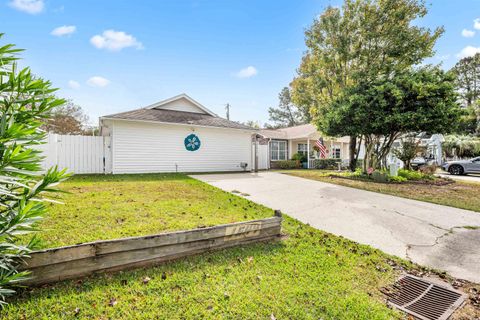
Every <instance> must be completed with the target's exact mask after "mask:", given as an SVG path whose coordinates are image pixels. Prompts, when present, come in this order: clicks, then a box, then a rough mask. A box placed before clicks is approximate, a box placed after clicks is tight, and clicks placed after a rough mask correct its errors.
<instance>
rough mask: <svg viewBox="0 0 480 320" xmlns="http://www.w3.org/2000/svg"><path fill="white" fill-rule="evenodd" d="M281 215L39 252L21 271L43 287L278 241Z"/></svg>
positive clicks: (26, 283)
mask: <svg viewBox="0 0 480 320" xmlns="http://www.w3.org/2000/svg"><path fill="white" fill-rule="evenodd" d="M281 223H282V218H281V214H280V213H279V212H275V216H274V217H271V218H266V219H261V220H252V221H246V222H238V223H231V224H224V225H218V226H214V227H208V228H199V229H192V230H186V231H176V232H166V233H160V234H156V235H149V236H141V237H130V238H122V239H115V240H106V241H94V242H88V243H83V244H79V245H74V246H66V247H59V248H52V249H45V250H41V251H35V252H32V253H31V254H30V258H27V259H25V265H24V266H23V269H25V270H29V271H31V272H32V274H31V278H30V279H28V280H26V281H25V282H24V284H25V285H40V284H45V283H51V282H56V281H61V280H65V279H73V278H78V277H82V276H86V275H89V274H92V273H96V272H105V271H118V270H124V269H130V268H135V267H144V266H148V265H154V264H158V263H161V262H165V261H169V260H174V259H178V258H182V257H186V256H190V255H193V254H199V253H203V252H208V251H212V250H218V249H223V248H228V247H233V246H238V245H243V244H247V243H252V242H257V241H265V240H271V239H274V238H277V237H278V236H279V235H280V231H281Z"/></svg>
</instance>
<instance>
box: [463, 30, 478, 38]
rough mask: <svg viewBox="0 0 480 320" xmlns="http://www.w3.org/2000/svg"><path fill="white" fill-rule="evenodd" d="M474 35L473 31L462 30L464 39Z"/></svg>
mask: <svg viewBox="0 0 480 320" xmlns="http://www.w3.org/2000/svg"><path fill="white" fill-rule="evenodd" d="M474 35H475V31H472V30H468V29H463V30H462V36H463V37H465V38H471V37H473V36H474Z"/></svg>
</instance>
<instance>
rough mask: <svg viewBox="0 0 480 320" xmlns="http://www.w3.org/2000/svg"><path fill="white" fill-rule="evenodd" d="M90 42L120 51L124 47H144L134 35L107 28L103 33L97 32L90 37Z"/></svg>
mask: <svg viewBox="0 0 480 320" xmlns="http://www.w3.org/2000/svg"><path fill="white" fill-rule="evenodd" d="M90 43H91V44H92V45H94V46H95V47H96V48H98V49H107V50H110V51H120V50H122V49H123V48H128V47H134V48H136V49H143V45H142V43H141V42H139V41H137V39H135V37H134V36H132V35H130V34H128V33H125V32H123V31H115V30H105V31H103V33H102V34H101V35H99V34H97V35H95V36H93V37H92V38H91V39H90Z"/></svg>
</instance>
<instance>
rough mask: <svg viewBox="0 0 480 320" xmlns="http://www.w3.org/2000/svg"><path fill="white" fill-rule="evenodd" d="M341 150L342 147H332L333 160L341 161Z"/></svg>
mask: <svg viewBox="0 0 480 320" xmlns="http://www.w3.org/2000/svg"><path fill="white" fill-rule="evenodd" d="M341 152H342V151H341V149H340V146H332V153H331V155H332V158H333V159H340V158H341V157H342V156H341V154H342V153H341Z"/></svg>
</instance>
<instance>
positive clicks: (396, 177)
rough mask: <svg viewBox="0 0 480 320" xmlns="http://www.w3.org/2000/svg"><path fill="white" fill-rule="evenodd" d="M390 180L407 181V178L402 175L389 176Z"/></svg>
mask: <svg viewBox="0 0 480 320" xmlns="http://www.w3.org/2000/svg"><path fill="white" fill-rule="evenodd" d="M388 180H389V181H391V182H405V181H407V178H404V177H401V176H388Z"/></svg>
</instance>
